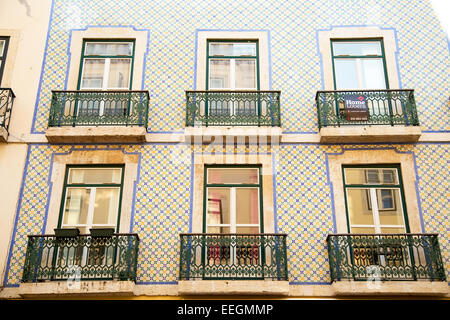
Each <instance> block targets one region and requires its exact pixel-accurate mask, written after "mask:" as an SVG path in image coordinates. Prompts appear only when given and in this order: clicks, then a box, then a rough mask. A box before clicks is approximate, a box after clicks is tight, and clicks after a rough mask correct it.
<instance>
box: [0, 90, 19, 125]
mask: <svg viewBox="0 0 450 320" xmlns="http://www.w3.org/2000/svg"><path fill="white" fill-rule="evenodd" d="M15 97H16V96H15V94H14V92H13V91H12V90H11V89H9V88H0V127H3V128H5V129H6V131H8V130H9V121H10V120H11V112H12V108H13V104H14V98H15Z"/></svg>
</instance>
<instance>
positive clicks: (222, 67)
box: [209, 59, 231, 89]
mask: <svg viewBox="0 0 450 320" xmlns="http://www.w3.org/2000/svg"><path fill="white" fill-rule="evenodd" d="M209 79H210V82H209V87H210V89H223V88H231V83H230V60H225V59H221V60H217V59H214V60H213V59H211V60H209Z"/></svg>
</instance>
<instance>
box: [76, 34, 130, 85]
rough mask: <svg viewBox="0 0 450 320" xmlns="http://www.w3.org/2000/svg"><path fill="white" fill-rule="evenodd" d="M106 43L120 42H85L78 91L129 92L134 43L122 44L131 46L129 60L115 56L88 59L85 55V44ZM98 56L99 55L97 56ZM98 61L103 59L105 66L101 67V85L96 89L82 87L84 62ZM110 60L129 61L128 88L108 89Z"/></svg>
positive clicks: (126, 57) (125, 57)
mask: <svg viewBox="0 0 450 320" xmlns="http://www.w3.org/2000/svg"><path fill="white" fill-rule="evenodd" d="M108 43H120V42H114V41H108V40H105V41H85V43H84V52H83V55H82V56H83V61H82V62H81V63H82V71H81V79H80V90H102V91H107V90H130V88H131V85H132V83H131V80H132V70H131V68H132V66H133V56H134V55H133V52H134V46H135V43H134V42H133V41H129V42H127V41H124V42H122V43H130V44H131V45H132V48H131V51H132V53H131V58H129V57H128V56H124V58H121V56H120V55H117V57H114V58H106V57H105V58H102V57H95V58H89V55H86V49H87V44H108ZM98 56H100V55H98ZM100 59H104V60H105V64H104V66H103V78H102V79H103V85H102V86H101V87H98V88H85V87H83V78H84V71H85V61H86V60H100ZM111 59H121V60H129V61H130V66H129V68H128V87H127V88H124V87H122V88H118V87H108V82H109V73H110V66H111Z"/></svg>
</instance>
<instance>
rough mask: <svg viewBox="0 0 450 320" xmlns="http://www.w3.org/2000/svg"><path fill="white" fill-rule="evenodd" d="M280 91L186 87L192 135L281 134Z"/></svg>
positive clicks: (187, 117)
mask: <svg viewBox="0 0 450 320" xmlns="http://www.w3.org/2000/svg"><path fill="white" fill-rule="evenodd" d="M280 94H281V92H280V91H223V90H221V91H219V90H217V91H212V90H209V91H186V130H185V133H186V135H188V136H195V135H203V136H218V135H222V136H226V135H233V136H257V135H264V136H280V135H281V121H280Z"/></svg>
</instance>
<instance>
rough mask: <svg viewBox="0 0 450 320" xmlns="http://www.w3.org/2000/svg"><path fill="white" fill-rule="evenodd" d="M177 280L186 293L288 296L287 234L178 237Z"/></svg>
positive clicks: (182, 235)
mask: <svg viewBox="0 0 450 320" xmlns="http://www.w3.org/2000/svg"><path fill="white" fill-rule="evenodd" d="M179 278H180V282H179V291H180V292H181V293H185V294H210V293H211V294H220V293H224V294H226V293H229V291H230V290H231V291H232V292H234V293H240V294H255V293H258V292H265V293H266V294H287V293H288V292H289V288H288V286H289V284H288V281H287V280H288V271H287V253H286V234H269V233H267V234H213V233H185V234H180V274H179ZM197 280H216V281H197ZM217 280H233V281H217ZM240 280H252V283H253V284H252V285H251V287H249V286H248V283H247V284H246V285H245V283H246V282H245V281H244V282H242V281H240ZM257 280H276V281H257ZM243 284H244V285H243Z"/></svg>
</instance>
